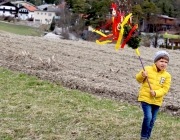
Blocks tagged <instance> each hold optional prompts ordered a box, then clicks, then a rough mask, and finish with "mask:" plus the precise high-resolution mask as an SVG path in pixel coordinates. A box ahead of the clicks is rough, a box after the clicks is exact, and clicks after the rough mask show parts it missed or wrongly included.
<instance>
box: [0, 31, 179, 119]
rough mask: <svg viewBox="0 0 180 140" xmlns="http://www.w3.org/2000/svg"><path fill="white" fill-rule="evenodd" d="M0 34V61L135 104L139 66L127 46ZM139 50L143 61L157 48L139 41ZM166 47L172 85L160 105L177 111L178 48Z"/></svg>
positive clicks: (1, 64)
mask: <svg viewBox="0 0 180 140" xmlns="http://www.w3.org/2000/svg"><path fill="white" fill-rule="evenodd" d="M0 40H1V41H0V67H3V68H8V69H10V70H12V71H17V72H20V73H26V74H28V75H33V76H37V77H38V78H40V79H43V80H48V81H51V82H57V83H62V84H63V85H64V86H66V87H69V88H72V89H78V90H82V91H85V92H88V93H91V94H95V95H98V96H101V97H104V98H109V99H113V100H118V101H121V102H128V103H130V104H132V105H138V106H139V103H138V102H137V96H138V90H139V87H140V85H139V84H138V83H137V82H136V80H135V75H136V73H137V72H138V71H139V70H140V69H142V67H141V64H140V61H139V59H138V57H137V56H136V54H135V51H134V50H133V49H131V48H128V47H126V48H125V49H120V50H119V51H115V49H114V44H108V45H102V46H100V45H97V44H96V43H94V42H87V41H72V40H61V39H47V38H43V37H30V36H20V35H14V34H7V33H5V32H1V34H0ZM139 50H140V53H141V57H142V60H143V63H144V65H151V64H152V63H153V56H154V53H155V52H156V51H157V50H159V49H155V48H148V47H143V46H141V47H140V48H139ZM167 51H168V52H169V54H170V56H171V57H170V63H169V66H168V68H167V70H168V71H169V72H170V73H171V75H172V85H171V89H170V91H169V93H168V94H167V96H166V97H165V98H164V103H163V106H162V107H161V111H164V112H168V113H170V114H172V115H176V116H180V88H179V83H180V71H179V68H180V62H179V53H180V51H179V50H167Z"/></svg>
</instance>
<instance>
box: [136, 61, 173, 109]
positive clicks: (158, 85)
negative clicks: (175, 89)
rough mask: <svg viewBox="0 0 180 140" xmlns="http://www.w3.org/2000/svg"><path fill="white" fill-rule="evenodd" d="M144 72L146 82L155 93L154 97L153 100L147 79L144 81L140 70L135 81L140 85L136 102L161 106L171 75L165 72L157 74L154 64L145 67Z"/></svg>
mask: <svg viewBox="0 0 180 140" xmlns="http://www.w3.org/2000/svg"><path fill="white" fill-rule="evenodd" d="M145 70H146V71H147V72H148V80H149V83H150V85H151V87H152V90H154V91H155V92H156V97H155V99H154V97H152V96H151V94H150V88H149V85H148V82H147V79H144V77H143V76H142V71H143V70H141V71H140V72H139V73H138V74H136V80H137V81H138V82H139V83H142V85H141V88H140V91H139V96H138V101H140V102H146V103H148V104H154V105H158V106H161V105H162V101H163V97H164V95H165V94H166V93H167V92H168V91H169V88H170V85H171V75H170V74H169V73H168V72H167V71H166V70H162V71H159V72H158V71H157V68H156V65H155V64H154V65H152V66H146V67H145Z"/></svg>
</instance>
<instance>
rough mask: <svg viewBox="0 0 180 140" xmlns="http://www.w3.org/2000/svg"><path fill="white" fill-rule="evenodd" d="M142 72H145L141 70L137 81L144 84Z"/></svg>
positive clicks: (137, 75)
mask: <svg viewBox="0 0 180 140" xmlns="http://www.w3.org/2000/svg"><path fill="white" fill-rule="evenodd" d="M142 72H143V70H141V71H140V72H139V73H138V74H136V80H137V81H138V82H139V83H142V82H143V81H144V77H143V76H142Z"/></svg>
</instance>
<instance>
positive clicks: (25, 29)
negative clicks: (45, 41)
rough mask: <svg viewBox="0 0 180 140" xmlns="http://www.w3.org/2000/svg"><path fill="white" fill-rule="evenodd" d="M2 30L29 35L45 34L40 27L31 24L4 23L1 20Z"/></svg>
mask: <svg viewBox="0 0 180 140" xmlns="http://www.w3.org/2000/svg"><path fill="white" fill-rule="evenodd" d="M0 30H2V31H6V32H9V33H14V34H19V35H28V36H40V35H43V32H42V31H40V30H38V29H35V28H32V27H29V26H22V25H15V24H12V23H4V22H0Z"/></svg>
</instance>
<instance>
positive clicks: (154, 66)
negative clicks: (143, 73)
mask: <svg viewBox="0 0 180 140" xmlns="http://www.w3.org/2000/svg"><path fill="white" fill-rule="evenodd" d="M153 69H154V70H155V71H156V72H158V70H157V67H156V64H153ZM164 71H166V69H164V70H161V71H159V72H160V73H163V72H164Z"/></svg>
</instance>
